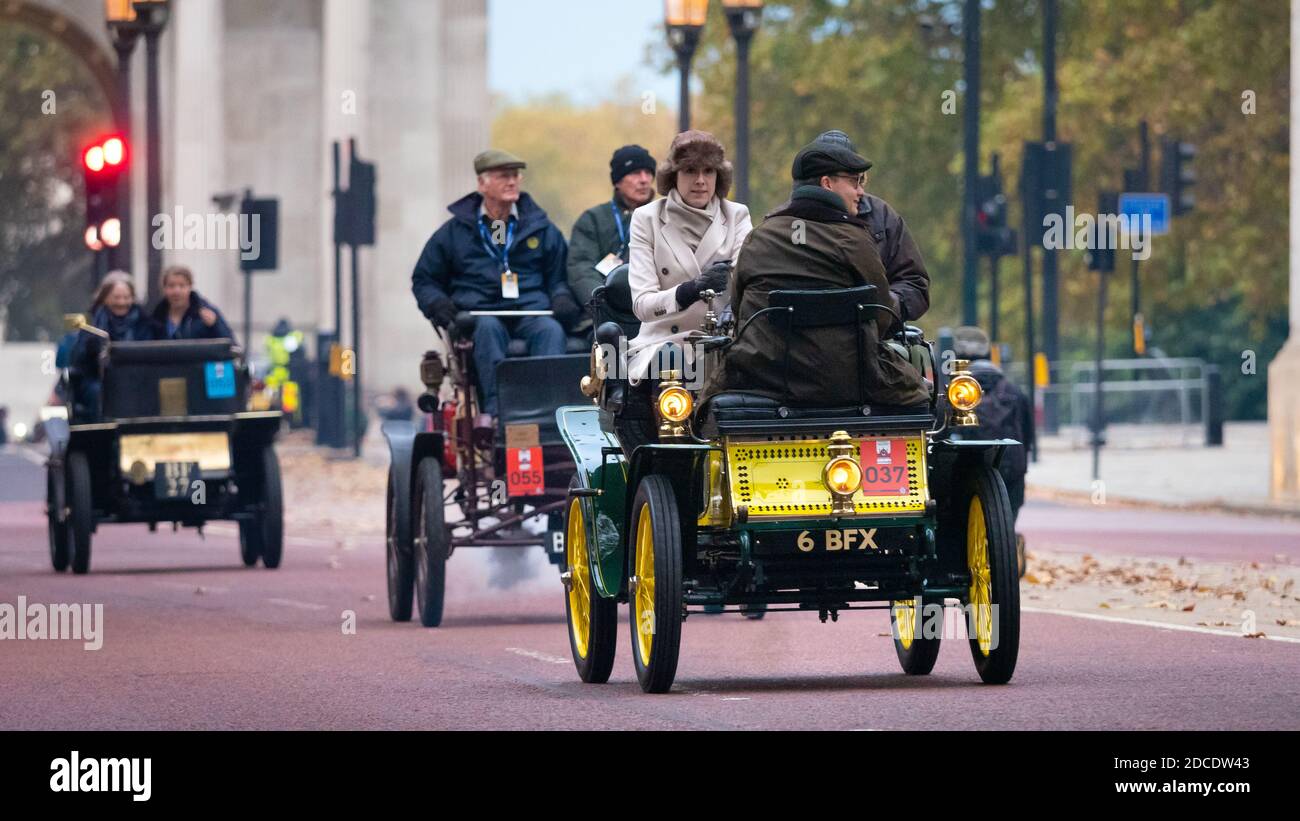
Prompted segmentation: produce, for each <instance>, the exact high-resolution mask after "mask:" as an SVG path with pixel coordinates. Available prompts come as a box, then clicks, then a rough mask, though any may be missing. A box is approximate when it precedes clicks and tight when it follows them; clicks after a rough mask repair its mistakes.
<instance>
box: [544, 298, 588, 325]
mask: <svg viewBox="0 0 1300 821" xmlns="http://www.w3.org/2000/svg"><path fill="white" fill-rule="evenodd" d="M551 311H553V312H554V313H555V319H556V321H558V322H559V323H560V324H561V325H563V326H564V328H565V330H568V329H570V328H572V327H573V326H574V325H575V324H577V322H578V320H580V319H582V308H579V307H578V302H577V300H575V299H574V298H573V297H572V296H569V295H568V294H567V293H563V292H561V293H558V294H556V295H555V296H553V297H551Z"/></svg>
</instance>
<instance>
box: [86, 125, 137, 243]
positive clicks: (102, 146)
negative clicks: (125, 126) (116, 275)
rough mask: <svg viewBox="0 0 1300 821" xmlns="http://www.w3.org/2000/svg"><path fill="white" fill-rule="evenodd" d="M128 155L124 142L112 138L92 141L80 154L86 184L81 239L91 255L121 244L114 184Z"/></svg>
mask: <svg viewBox="0 0 1300 821" xmlns="http://www.w3.org/2000/svg"><path fill="white" fill-rule="evenodd" d="M128 154H129V152H128V148H127V144H126V140H124V139H123V138H122V137H120V136H116V135H113V136H109V137H104V138H102V139H99V140H96V141H95V142H93V143H91V144H90V145H88V146H86V148H85V150H83V151H82V152H81V171H82V175H83V177H84V179H85V183H86V233H85V238H86V247H87V248H89V249H90V250H92V251H102V250H104V249H105V248H116V247H117V246H118V245H120V244H121V242H122V203H120V202H119V198H118V183H119V181H120V180H121V178H122V174H123V173H125V172H126V169H127V166H128V162H129V156H128Z"/></svg>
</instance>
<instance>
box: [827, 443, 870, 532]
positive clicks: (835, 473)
mask: <svg viewBox="0 0 1300 821" xmlns="http://www.w3.org/2000/svg"><path fill="white" fill-rule="evenodd" d="M856 449H857V447H856V445H855V444H854V442H853V437H851V436H849V434H848V432H847V431H842V430H837V431H835V432H834V433H833V434H831V440H830V442H829V443H827V445H826V453H827V455H828V456H830V459H829V460H828V461H827V462H826V467H824V468H822V483H823V484H824V485H826V489H827V490H829V491H830V492H831V515H832V516H842V515H847V514H852V513H853V512H854V511H853V494H854V493H857V492H858V488H860V487H862V466H861V465H860V464H858V460H857V458H856V456H855V454H854V451H855V450H856Z"/></svg>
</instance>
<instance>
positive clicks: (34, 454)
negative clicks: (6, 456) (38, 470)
mask: <svg viewBox="0 0 1300 821" xmlns="http://www.w3.org/2000/svg"><path fill="white" fill-rule="evenodd" d="M4 452H5V453H15V454H17V455H18V456H20V457H22V458H23V459H26V460H27V461H29V462H31V463H32V464H33V465H40V466H41V467H45V459H46V456H45V454H44V453H41V452H40V451H38V450H35V449H33V448H28V447H23V446H21V445H6V446H5V449H4Z"/></svg>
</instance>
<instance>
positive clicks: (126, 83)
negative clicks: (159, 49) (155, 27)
mask: <svg viewBox="0 0 1300 821" xmlns="http://www.w3.org/2000/svg"><path fill="white" fill-rule="evenodd" d="M104 20H105V21H106V23H107V24H108V35H109V37H110V38H111V39H112V41H113V50H114V51H116V52H117V93H118V101H117V105H116V106H115V108H114V111H113V119H114V120H116V121H117V133H118V135H119V136H120V137H121V138H122V140H123V142H125V143H126V144H127V145H131V144H132V143H131V55H132V54H133V53H134V52H135V41H136V40H138V39H139V37H140V26H139V23H137V22H136V16H135V8H134V7H132V5H131V0H104ZM117 201H118V202H119V203H121V204H122V213H121V215H120V216H119V219H121V221H122V239H121V242H119V243H118V246H117V247H116V248H113V249H110V253H112V254H113V255H114V267H117V268H129V267H130V265H131V228H132V225H131V173H130V171H129V170H128V171H127V173H125V174H122V175H121V176H120V177H119V178H118V181H117Z"/></svg>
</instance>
